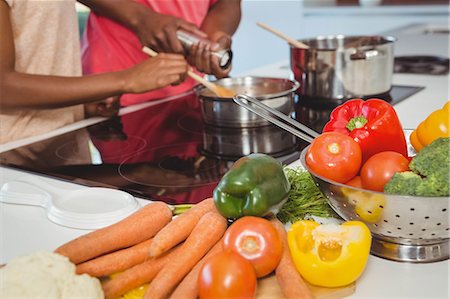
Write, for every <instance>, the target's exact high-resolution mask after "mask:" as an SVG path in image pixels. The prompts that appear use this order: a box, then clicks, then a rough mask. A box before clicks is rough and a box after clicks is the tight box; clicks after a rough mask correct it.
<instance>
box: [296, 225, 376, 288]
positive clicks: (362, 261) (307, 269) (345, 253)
mask: <svg viewBox="0 0 450 299" xmlns="http://www.w3.org/2000/svg"><path fill="white" fill-rule="evenodd" d="M371 240H372V238H371V235H370V231H369V229H368V228H367V226H366V225H365V224H364V223H363V222H361V221H347V222H344V223H343V224H341V225H337V224H319V223H317V222H314V221H310V220H300V221H297V222H295V223H294V224H293V225H292V226H291V228H290V229H289V231H288V243H289V249H290V252H291V256H292V259H293V260H294V263H295V266H296V268H297V271H298V272H299V273H300V275H302V276H303V278H304V279H305V280H307V281H308V282H309V283H311V284H313V285H317V286H322V287H340V286H345V285H348V284H350V283H352V282H354V281H356V279H358V277H359V276H360V275H361V274H362V273H363V271H364V268H365V267H366V264H367V260H368V258H369V253H370V246H371Z"/></svg>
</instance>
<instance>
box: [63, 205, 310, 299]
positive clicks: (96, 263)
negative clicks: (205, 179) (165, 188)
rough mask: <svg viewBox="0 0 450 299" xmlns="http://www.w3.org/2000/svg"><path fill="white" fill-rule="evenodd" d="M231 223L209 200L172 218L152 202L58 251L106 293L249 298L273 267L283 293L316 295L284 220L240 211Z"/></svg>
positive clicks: (114, 295)
mask: <svg viewBox="0 0 450 299" xmlns="http://www.w3.org/2000/svg"><path fill="white" fill-rule="evenodd" d="M228 224H229V222H228V219H227V218H225V217H223V216H222V215H220V214H219V213H218V211H217V209H216V205H215V203H214V201H213V199H212V198H209V199H205V200H203V201H202V202H200V203H199V204H197V205H195V206H193V207H192V208H191V209H189V210H187V211H186V212H184V213H183V214H181V215H178V216H177V217H175V218H172V212H171V209H170V208H169V206H168V205H166V204H165V203H162V202H154V203H150V204H148V205H147V206H145V207H143V208H142V209H140V210H139V211H137V212H136V213H134V214H132V215H130V216H129V217H127V218H125V219H124V220H122V221H120V222H118V223H116V224H113V225H111V226H108V227H105V228H102V229H99V230H96V231H92V232H90V233H88V234H86V235H83V236H81V237H79V238H76V239H74V240H72V241H70V242H68V243H66V244H63V245H62V246H60V247H59V248H57V249H56V250H55V252H56V253H59V254H61V255H63V256H66V257H68V258H69V260H70V261H71V262H73V263H75V264H76V270H77V273H79V274H82V273H87V274H89V275H91V276H94V277H98V278H101V280H102V281H103V283H102V288H103V291H104V294H105V298H107V299H112V298H119V297H123V298H133V296H140V295H142V294H143V298H180V297H183V298H197V297H198V296H199V297H200V298H230V297H231V296H235V297H239V298H243V297H247V298H248V297H253V296H254V294H255V292H256V288H257V281H258V278H259V277H264V276H266V275H268V274H269V273H272V272H275V273H276V276H277V278H278V282H279V284H280V288H281V290H282V291H283V293H284V294H285V296H286V298H288V299H289V298H300V296H301V298H312V294H311V291H310V290H309V288H308V286H307V285H306V284H305V282H304V281H303V279H302V277H301V276H300V274H299V273H298V272H297V270H296V269H295V266H294V263H293V261H292V258H291V255H290V252H289V247H288V244H287V233H286V230H285V229H284V226H283V224H281V222H279V221H278V220H277V219H275V218H273V219H271V220H268V219H265V218H260V217H253V216H243V217H240V218H239V219H238V220H236V221H234V222H233V223H232V224H231V225H230V226H229V227H228ZM143 286H145V287H143Z"/></svg>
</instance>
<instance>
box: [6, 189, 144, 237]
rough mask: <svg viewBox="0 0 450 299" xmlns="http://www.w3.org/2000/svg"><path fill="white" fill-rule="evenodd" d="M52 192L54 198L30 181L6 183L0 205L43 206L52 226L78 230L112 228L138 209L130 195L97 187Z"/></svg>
mask: <svg viewBox="0 0 450 299" xmlns="http://www.w3.org/2000/svg"><path fill="white" fill-rule="evenodd" d="M47 187H49V186H47ZM51 189H52V194H53V196H52V195H50V193H49V192H47V191H46V190H43V189H42V188H40V187H38V186H36V185H34V184H32V183H29V182H24V181H11V182H7V183H5V184H3V186H2V188H1V189H0V202H3V203H9V204H20V205H32V206H39V207H43V208H45V209H46V210H47V216H48V219H50V220H51V221H53V222H54V223H57V224H59V225H63V226H67V227H72V228H78V229H99V228H102V227H105V226H108V225H111V224H113V223H115V222H118V221H120V220H122V219H123V218H125V217H127V216H129V215H130V214H131V213H133V212H135V211H137V210H138V209H139V207H140V205H139V202H138V201H137V200H136V199H135V198H134V197H133V196H132V195H130V194H128V193H126V192H124V191H120V190H115V189H109V188H99V187H93V188H89V187H86V188H80V189H76V190H65V189H59V188H57V187H55V186H52V187H51Z"/></svg>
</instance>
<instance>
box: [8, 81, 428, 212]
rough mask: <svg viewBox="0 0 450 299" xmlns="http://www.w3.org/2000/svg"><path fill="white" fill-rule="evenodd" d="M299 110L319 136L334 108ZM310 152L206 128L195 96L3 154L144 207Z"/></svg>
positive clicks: (394, 93)
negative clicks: (268, 160)
mask: <svg viewBox="0 0 450 299" xmlns="http://www.w3.org/2000/svg"><path fill="white" fill-rule="evenodd" d="M418 90H420V87H406V86H404V87H401V86H400V87H395V86H394V87H393V89H392V90H391V94H390V96H389V98H387V99H386V100H387V101H389V102H391V103H392V104H395V103H398V102H399V101H401V100H403V99H405V98H407V97H408V96H410V95H411V94H413V93H414V92H417V91H418ZM393 99H395V100H394V101H393ZM295 106H296V109H295V111H294V112H293V115H292V116H293V117H294V118H296V119H297V120H299V121H300V122H302V123H304V124H305V125H307V126H310V127H311V128H313V129H315V130H316V131H318V132H320V131H321V130H322V127H323V125H324V124H325V123H326V121H327V120H328V117H329V114H330V112H331V110H332V109H333V108H334V107H333V106H332V105H331V106H328V107H323V106H321V105H319V106H315V105H307V104H305V103H303V102H302V99H301V98H299V97H296V99H295ZM307 144H308V143H307V142H305V141H302V140H299V139H297V138H296V137H295V136H293V135H292V134H290V133H288V132H286V131H284V130H282V129H280V128H278V127H275V126H273V125H269V126H263V127H256V128H222V127H215V126H210V125H207V124H205V123H204V122H203V120H202V115H201V107H200V104H199V101H198V99H197V97H196V95H195V94H194V93H191V94H188V95H184V96H182V97H179V98H176V99H173V100H170V101H165V102H161V103H156V104H155V105H152V106H149V107H147V108H144V109H141V110H138V111H135V112H131V113H128V114H124V115H122V116H117V117H113V118H110V119H108V120H106V121H103V122H100V123H97V124H94V125H91V126H89V127H86V128H82V129H79V130H75V131H72V132H68V133H65V134H62V135H59V136H56V137H53V138H49V139H46V140H43V141H39V142H36V143H33V144H29V145H26V146H23V147H19V148H16V149H13V150H10V151H7V152H3V153H1V154H0V164H1V165H2V166H5V167H10V168H16V169H21V170H24V171H27V172H32V173H38V174H41V175H45V176H49V177H53V178H58V179H61V180H67V181H70V182H74V183H78V184H82V185H86V186H101V187H110V188H116V189H121V190H124V191H126V192H129V193H131V194H133V195H135V196H138V197H140V198H144V199H151V200H162V201H165V202H167V203H170V204H179V203H197V202H199V201H201V200H203V199H205V198H207V197H211V196H212V192H213V190H214V188H215V187H216V185H217V184H218V182H219V181H220V179H221V178H222V176H223V175H224V174H225V173H226V172H227V171H228V170H229V169H230V167H231V165H232V164H233V162H234V161H235V160H237V159H238V158H240V157H242V156H245V155H248V154H250V153H253V152H260V153H266V154H269V155H271V156H273V157H275V158H276V159H278V160H279V161H280V162H281V163H283V164H286V165H287V164H290V163H291V162H293V161H295V160H297V159H298V157H299V155H300V151H301V150H302V149H303V148H304V147H306V146H307Z"/></svg>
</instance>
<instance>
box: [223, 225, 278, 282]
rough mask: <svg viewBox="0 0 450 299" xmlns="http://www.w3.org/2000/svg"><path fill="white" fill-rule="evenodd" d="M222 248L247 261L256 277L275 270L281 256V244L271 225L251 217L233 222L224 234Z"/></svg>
mask: <svg viewBox="0 0 450 299" xmlns="http://www.w3.org/2000/svg"><path fill="white" fill-rule="evenodd" d="M223 248H224V249H225V250H227V249H231V250H233V251H235V252H237V253H238V254H240V255H241V256H242V257H243V258H245V259H246V260H248V261H249V262H250V263H251V264H252V265H253V267H254V269H255V272H256V276H257V277H263V276H266V275H267V274H269V273H271V272H272V271H273V270H275V268H276V267H277V266H278V263H279V262H280V260H281V255H282V254H283V243H282V242H281V238H280V235H279V234H278V232H277V230H276V229H275V227H274V226H273V225H272V223H270V221H269V220H267V219H264V218H259V217H253V216H244V217H242V218H239V219H238V220H236V221H235V222H233V224H232V225H231V226H230V227H229V228H228V229H227V231H226V232H225V236H224V238H223Z"/></svg>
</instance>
